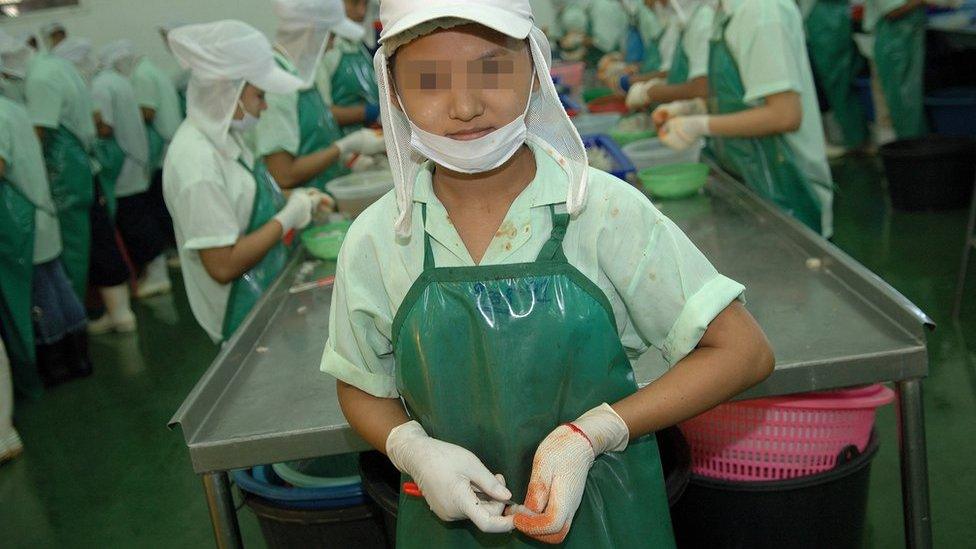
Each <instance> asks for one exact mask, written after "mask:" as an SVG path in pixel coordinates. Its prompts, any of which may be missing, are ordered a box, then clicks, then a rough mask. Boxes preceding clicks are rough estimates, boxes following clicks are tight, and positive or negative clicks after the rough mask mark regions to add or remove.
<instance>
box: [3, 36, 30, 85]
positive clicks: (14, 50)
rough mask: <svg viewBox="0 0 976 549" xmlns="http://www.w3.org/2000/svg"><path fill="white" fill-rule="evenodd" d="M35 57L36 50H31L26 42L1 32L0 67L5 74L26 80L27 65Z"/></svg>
mask: <svg viewBox="0 0 976 549" xmlns="http://www.w3.org/2000/svg"><path fill="white" fill-rule="evenodd" d="M33 56H34V50H32V49H30V47H29V46H28V45H27V43H26V42H25V41H23V40H18V39H17V38H14V37H13V36H10V35H9V34H7V33H5V32H3V31H2V30H0V67H3V72H5V73H7V74H9V75H11V76H15V77H17V78H25V77H26V76H27V65H28V64H29V63H30V59H31V57H33Z"/></svg>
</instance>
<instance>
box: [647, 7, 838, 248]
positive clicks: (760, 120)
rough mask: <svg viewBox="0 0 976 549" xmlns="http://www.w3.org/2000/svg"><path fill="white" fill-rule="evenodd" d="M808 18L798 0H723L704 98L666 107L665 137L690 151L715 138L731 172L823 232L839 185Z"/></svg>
mask: <svg viewBox="0 0 976 549" xmlns="http://www.w3.org/2000/svg"><path fill="white" fill-rule="evenodd" d="M802 24H803V23H802V18H801V16H800V12H799V8H798V7H797V5H796V3H795V2H793V1H791V0H772V1H766V0H723V1H722V2H721V4H720V9H719V12H718V14H717V15H716V18H715V29H714V33H713V37H712V41H711V53H710V55H709V71H708V81H709V87H710V89H711V93H710V98H709V104H708V112H709V113H710V115H711V116H709V115H706V114H705V110H704V103H702V102H697V103H696V102H677V103H672V104H668V105H664V106H661V107H659V108H658V109H656V110H655V112H654V119H655V122H657V123H659V124H663V127H662V128H661V130H660V137H661V140H662V141H663V142H664V143H665V144H666V145H668V146H670V147H673V148H676V149H682V148H685V147H688V146H690V144H691V143H693V142H695V141H697V140H698V139H700V138H701V137H703V136H706V135H711V136H712V141H711V150H712V152H713V154H714V155H715V156H716V158H717V159H718V161H719V163H720V164H721V165H722V167H723V168H724V169H726V170H727V171H729V172H730V173H732V174H733V175H735V176H737V177H739V178H741V179H742V181H743V182H744V183H745V184H746V185H748V186H749V187H750V188H752V190H753V191H754V192H756V193H757V194H759V195H760V196H763V197H765V198H766V199H768V200H770V201H771V202H773V203H775V204H776V205H778V206H779V207H780V208H782V209H783V210H784V211H786V212H787V213H789V214H790V215H792V216H793V217H795V218H797V219H798V220H800V221H801V222H803V223H804V224H805V225H807V226H808V227H809V228H810V229H812V230H814V231H816V232H818V233H820V234H821V235H823V236H824V237H830V236H831V234H832V220H833V215H832V200H833V181H832V178H831V174H830V168H829V166H828V165H827V157H826V151H825V142H824V135H823V126H822V125H821V120H820V111H819V109H818V107H817V96H816V91H815V88H814V85H813V75H812V71H811V70H810V64H809V61H808V59H807V54H806V45H805V44H804V43H803V32H802Z"/></svg>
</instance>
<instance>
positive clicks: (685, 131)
mask: <svg viewBox="0 0 976 549" xmlns="http://www.w3.org/2000/svg"><path fill="white" fill-rule="evenodd" d="M708 123H709V117H708V116H707V115H694V116H678V117H676V118H672V119H670V120H668V121H667V122H665V123H664V126H663V127H662V128H661V129H660V130H658V132H657V136H658V138H659V139H660V140H661V143H664V144H665V145H667V146H668V147H670V148H671V149H674V150H676V151H683V150H685V149H687V148H688V147H690V146H692V145H693V144H694V143H695V142H696V141H698V140H699V139H701V138H702V137H703V136H705V135H708V134H709V129H708Z"/></svg>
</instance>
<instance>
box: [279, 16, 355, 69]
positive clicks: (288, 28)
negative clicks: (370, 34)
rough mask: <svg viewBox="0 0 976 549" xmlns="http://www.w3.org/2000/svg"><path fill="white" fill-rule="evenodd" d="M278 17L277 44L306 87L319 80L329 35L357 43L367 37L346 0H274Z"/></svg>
mask: <svg viewBox="0 0 976 549" xmlns="http://www.w3.org/2000/svg"><path fill="white" fill-rule="evenodd" d="M272 7H273V8H274V12H275V15H277V16H278V20H279V23H278V32H277V33H276V34H275V42H276V43H277V44H276V45H277V46H278V47H279V48H280V49H282V50H284V52H285V53H286V54H287V55H288V57H289V60H290V61H291V62H292V63H293V64H294V65H295V69H296V70H297V71H298V76H299V78H301V79H302V82H303V87H308V86H309V85H311V83H312V81H313V80H314V79H315V71H316V70H317V69H318V66H319V61H320V60H321V59H322V53H323V52H324V51H325V46H326V43H327V42H328V40H329V34H330V33H332V34H336V35H338V36H341V37H343V38H346V39H348V40H351V41H353V42H358V41H359V40H362V38H363V32H364V31H363V27H362V26H360V25H358V24H356V23H354V22H353V21H352V20H350V19H349V18H348V17H346V8H345V5H344V4H343V3H342V0H273V2H272Z"/></svg>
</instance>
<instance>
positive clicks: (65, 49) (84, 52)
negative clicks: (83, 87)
mask: <svg viewBox="0 0 976 549" xmlns="http://www.w3.org/2000/svg"><path fill="white" fill-rule="evenodd" d="M51 54H52V55H56V56H58V57H60V58H62V59H67V60H68V61H71V63H72V64H74V66H75V68H76V69H77V70H78V74H80V75H81V77H82V79H84V80H85V82H86V83H89V84H90V83H91V81H92V79H93V78H95V74H96V73H97V72H98V60H96V59H95V56H94V55H93V53H92V41H91V40H89V39H87V38H75V37H73V36H72V37H71V38H65V39H64V40H62V41H61V42H60V43H59V44H58V45H57V47H55V48H54V49H52V50H51Z"/></svg>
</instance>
